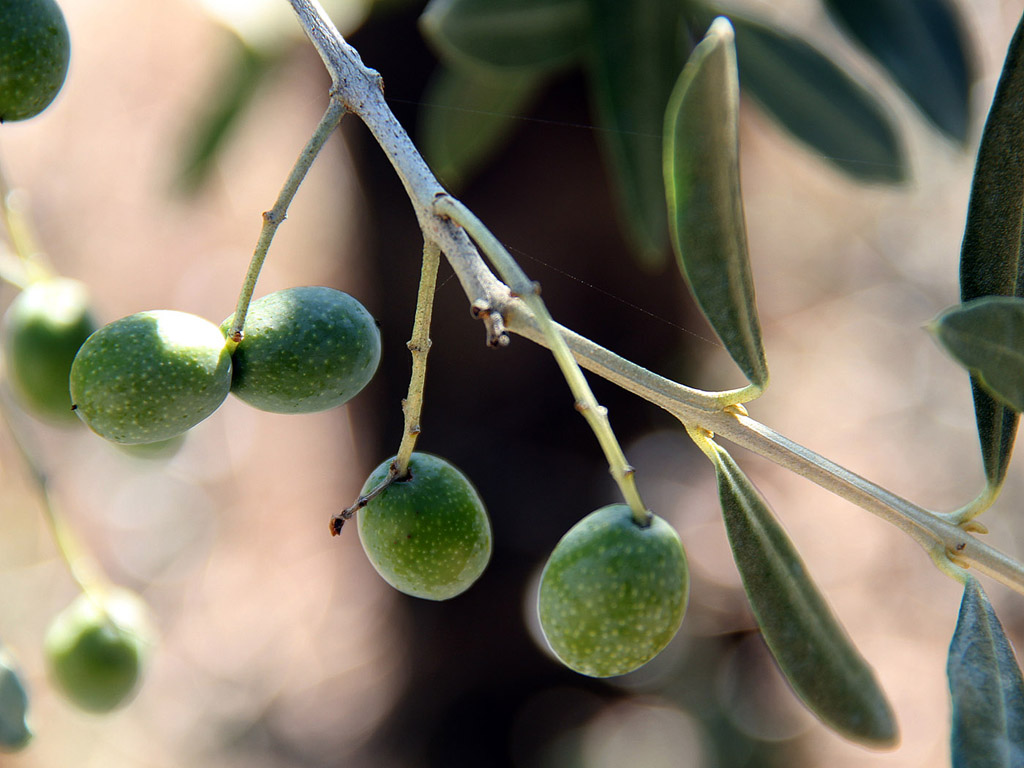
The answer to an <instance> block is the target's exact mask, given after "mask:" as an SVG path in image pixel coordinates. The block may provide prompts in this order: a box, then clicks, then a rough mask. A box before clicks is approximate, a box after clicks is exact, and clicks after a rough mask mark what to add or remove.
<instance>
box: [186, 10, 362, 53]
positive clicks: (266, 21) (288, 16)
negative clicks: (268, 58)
mask: <svg viewBox="0 0 1024 768" xmlns="http://www.w3.org/2000/svg"><path fill="white" fill-rule="evenodd" d="M196 2H198V3H199V5H200V6H202V8H203V10H204V11H206V12H207V13H208V14H209V15H210V16H212V17H213V18H215V19H217V21H219V22H220V23H221V24H223V25H224V26H225V27H227V28H228V29H231V30H233V31H234V32H235V34H237V35H238V37H240V38H241V39H242V40H244V41H245V43H246V45H249V46H252V47H253V48H258V49H261V50H270V49H272V48H281V47H283V46H284V45H286V44H287V43H289V42H297V41H299V40H302V41H305V35H304V34H303V32H302V27H300V26H299V25H298V24H297V23H296V22H295V12H294V11H293V10H292V9H291V7H290V5H289V4H288V3H283V2H281V0H196ZM320 4H321V5H322V6H323V7H324V10H325V11H327V14H328V15H329V16H330V17H331V21H333V22H334V25H335V26H336V27H337V28H338V29H339V30H340V31H341V34H343V35H349V34H351V33H352V32H354V31H355V30H356V29H358V27H359V26H360V25H361V24H362V23H363V22H364V21H365V20H366V17H367V15H368V14H369V12H370V9H371V6H373V5H374V0H321V2H320Z"/></svg>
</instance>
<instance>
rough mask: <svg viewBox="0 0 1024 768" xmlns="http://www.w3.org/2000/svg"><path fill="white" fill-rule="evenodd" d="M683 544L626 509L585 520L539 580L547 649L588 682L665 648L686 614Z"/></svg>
mask: <svg viewBox="0 0 1024 768" xmlns="http://www.w3.org/2000/svg"><path fill="white" fill-rule="evenodd" d="M689 583H690V579H689V571H688V568H687V564H686V555H685V554H684V552H683V546H682V543H681V542H680V541H679V536H678V534H676V532H675V530H674V529H673V528H672V526H670V525H669V524H668V523H666V522H665V521H664V520H663V519H661V518H660V517H657V516H654V517H653V518H652V519H651V520H650V523H649V524H648V525H640V524H638V523H637V522H636V520H635V519H634V517H633V513H632V511H631V510H630V508H629V507H628V506H627V505H625V504H612V505H610V506H607V507H602V508H601V509H599V510H597V511H596V512H593V513H591V514H589V515H587V516H586V517H585V518H583V519H582V520H581V521H580V522H578V523H577V524H576V525H574V526H573V527H572V528H571V529H570V530H569V532H568V533H566V534H565V536H563V537H562V540H561V541H559V542H558V545H557V546H556V547H555V549H554V551H553V552H552V553H551V557H550V558H549V559H548V562H547V565H546V566H545V567H544V572H543V573H542V574H541V580H540V593H539V597H538V612H539V614H540V625H541V629H542V630H543V631H544V637H545V638H546V639H547V641H548V644H549V645H550V646H551V650H552V651H554V652H555V655H556V656H558V658H559V659H561V661H562V662H564V663H565V664H566V666H568V667H570V668H572V669H574V670H576V671H577V672H580V673H582V674H584V675H590V676H591V677H611V676H613V675H622V674H625V673H627V672H631V671H632V670H634V669H636V668H638V667H640V666H642V665H643V664H646V663H647V662H648V661H650V660H651V659H652V658H654V657H655V656H656V655H657V654H658V653H659V652H661V650H662V649H663V648H664V647H665V646H666V645H668V642H669V640H671V639H672V638H673V637H674V636H675V634H676V631H677V630H678V629H679V625H680V624H681V623H682V620H683V614H684V613H685V612H686V603H687V598H688V596H689Z"/></svg>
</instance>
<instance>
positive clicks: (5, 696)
mask: <svg viewBox="0 0 1024 768" xmlns="http://www.w3.org/2000/svg"><path fill="white" fill-rule="evenodd" d="M27 711H28V695H27V694H26V693H25V686H24V685H23V684H22V682H21V678H20V677H19V676H18V672H17V670H16V667H15V664H14V660H13V659H12V658H11V656H10V654H9V653H8V652H7V651H4V650H0V751H5V752H8V751H10V752H13V751H16V750H19V749H23V748H24V747H25V746H26V745H27V744H28V742H29V741H30V740H31V738H32V731H30V730H29V727H28V722H27V721H26V719H25V718H26V713H27Z"/></svg>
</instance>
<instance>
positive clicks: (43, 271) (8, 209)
mask: <svg viewBox="0 0 1024 768" xmlns="http://www.w3.org/2000/svg"><path fill="white" fill-rule="evenodd" d="M26 208H27V201H26V199H25V195H24V193H23V192H21V191H19V190H17V189H13V188H12V187H11V185H10V183H9V182H8V181H7V175H6V174H5V172H4V168H3V165H2V164H0V211H2V212H3V224H4V229H5V230H6V232H7V238H8V240H9V241H10V244H11V248H13V249H14V254H15V255H16V256H17V257H18V261H19V262H20V265H21V268H22V270H23V271H24V276H23V277H15V276H14V275H9V273H10V270H9V269H5V270H4V271H3V273H2V274H0V279H3V280H5V281H6V282H8V283H11V284H12V285H14V286H16V287H18V288H24V287H26V285H27V284H28V283H32V282H35V281H36V280H43V279H46V278H48V277H52V270H51V269H50V268H49V267H47V266H46V264H45V263H44V262H43V260H42V258H41V256H40V250H39V247H38V246H37V245H36V240H35V237H34V236H33V234H32V227H31V225H30V224H29V215H28V211H27V210H26Z"/></svg>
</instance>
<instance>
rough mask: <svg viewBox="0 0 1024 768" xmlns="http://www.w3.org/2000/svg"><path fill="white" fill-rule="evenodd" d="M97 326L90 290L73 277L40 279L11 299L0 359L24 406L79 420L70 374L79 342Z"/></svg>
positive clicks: (47, 416)
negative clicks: (73, 401)
mask: <svg viewBox="0 0 1024 768" xmlns="http://www.w3.org/2000/svg"><path fill="white" fill-rule="evenodd" d="M95 330H96V322H95V320H93V315H92V309H91V304H90V301H89V293H88V291H87V289H86V287H85V286H84V285H83V284H82V283H80V282H79V281H77V280H71V279H69V278H65V277H58V278H52V279H48V280H40V281H38V282H35V283H32V284H31V285H29V286H28V287H27V288H26V289H25V290H24V291H22V292H21V293H19V294H18V296H17V297H16V298H15V299H14V301H12V302H11V306H10V307H8V309H7V312H6V313H5V314H4V320H3V331H2V345H3V353H4V363H5V365H6V369H7V379H8V381H9V382H10V384H11V388H12V389H13V390H14V393H15V395H16V396H17V398H18V400H19V401H20V402H21V404H22V405H23V406H24V407H25V409H26V410H28V411H29V412H30V413H32V414H34V415H36V416H39V417H40V418H43V419H46V420H48V421H52V422H54V423H63V424H77V423H78V419H76V418H75V414H74V413H72V411H71V395H70V393H69V392H68V377H69V376H70V375H71V362H72V361H73V360H74V359H75V354H76V353H77V352H78V348H79V347H81V346H82V342H84V341H85V340H86V339H87V338H88V337H89V335H90V334H91V333H92V332H93V331H95Z"/></svg>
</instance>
